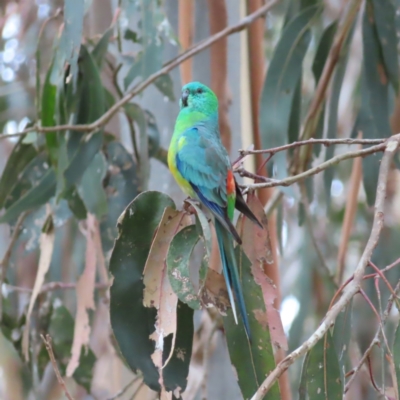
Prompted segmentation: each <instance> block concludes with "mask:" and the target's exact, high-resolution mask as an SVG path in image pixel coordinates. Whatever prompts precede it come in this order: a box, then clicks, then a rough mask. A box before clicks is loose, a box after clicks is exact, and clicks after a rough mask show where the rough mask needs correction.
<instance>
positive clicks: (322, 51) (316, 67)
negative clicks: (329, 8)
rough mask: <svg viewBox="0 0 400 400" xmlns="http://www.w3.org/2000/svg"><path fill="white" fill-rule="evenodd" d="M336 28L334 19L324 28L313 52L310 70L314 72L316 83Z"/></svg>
mask: <svg viewBox="0 0 400 400" xmlns="http://www.w3.org/2000/svg"><path fill="white" fill-rule="evenodd" d="M336 29H337V21H334V22H332V23H331V24H330V25H328V26H327V27H326V28H325V30H324V32H323V34H322V36H321V40H320V41H319V43H318V47H317V52H316V53H315V57H314V61H313V64H312V72H313V74H314V79H315V82H316V83H318V81H319V79H320V78H321V75H322V71H323V69H324V67H325V63H326V60H327V58H328V54H329V51H330V49H331V47H332V43H333V38H334V37H335V33H336Z"/></svg>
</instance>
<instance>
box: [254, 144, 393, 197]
mask: <svg viewBox="0 0 400 400" xmlns="http://www.w3.org/2000/svg"><path fill="white" fill-rule="evenodd" d="M396 137H397V136H396ZM385 148H387V145H386V143H381V144H378V145H376V146H371V147H368V148H367V149H362V150H357V151H351V152H348V153H344V154H340V155H337V156H335V157H332V158H331V159H330V160H328V161H325V162H323V163H321V164H319V165H317V166H316V167H314V168H310V169H309V170H307V171H304V172H302V173H301V174H297V175H292V176H288V177H287V178H285V179H281V180H272V181H271V182H264V183H253V184H250V185H246V189H247V190H250V189H259V188H265V187H274V186H290V185H293V183H296V182H299V181H302V180H304V179H305V178H308V177H309V176H312V175H315V174H318V173H319V172H321V171H323V170H325V169H327V168H329V167H332V166H333V165H336V164H338V163H340V162H341V161H344V160H348V159H351V158H355V157H364V156H367V155H369V154H374V153H377V152H380V151H384V150H385ZM260 179H263V178H262V177H260Z"/></svg>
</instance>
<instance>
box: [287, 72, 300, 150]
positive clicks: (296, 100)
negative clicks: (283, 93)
mask: <svg viewBox="0 0 400 400" xmlns="http://www.w3.org/2000/svg"><path fill="white" fill-rule="evenodd" d="M301 82H302V79H301V75H300V78H299V81H298V83H297V85H296V89H295V92H294V96H293V101H292V108H291V111H290V117H289V126H288V142H289V143H292V142H295V141H296V140H299V136H300V124H301ZM293 152H294V149H291V150H289V153H291V154H293Z"/></svg>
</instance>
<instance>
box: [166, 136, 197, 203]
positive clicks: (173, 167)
mask: <svg viewBox="0 0 400 400" xmlns="http://www.w3.org/2000/svg"><path fill="white" fill-rule="evenodd" d="M184 143H185V137H184V136H181V137H179V138H177V139H175V138H173V139H172V141H171V145H170V146H169V150H168V167H169V170H170V171H171V173H172V175H173V177H174V178H175V180H176V182H177V183H178V185H179V186H180V188H181V189H182V190H183V191H184V192H185V193H186V194H187V195H188V196H190V197H192V198H195V197H196V194H195V192H194V190H193V188H192V185H191V184H190V183H189V182H188V181H187V180H186V179H185V178H184V177H183V176H182V175H181V173H180V172H179V170H178V165H177V162H176V161H177V160H176V158H177V155H178V151H179V149H181V148H182V147H183V146H184Z"/></svg>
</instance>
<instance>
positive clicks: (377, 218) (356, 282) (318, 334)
mask: <svg viewBox="0 0 400 400" xmlns="http://www.w3.org/2000/svg"><path fill="white" fill-rule="evenodd" d="M399 142H400V134H397V135H395V136H393V137H392V138H390V139H389V140H388V142H387V143H386V145H385V146H386V149H385V153H384V155H383V158H382V162H381V165H380V170H379V179H378V187H377V194H376V201H375V213H374V221H373V224H372V229H371V234H370V237H369V239H368V242H367V244H366V246H365V249H364V252H363V254H362V256H361V258H360V260H359V263H358V265H357V268H356V270H355V272H354V279H353V280H352V281H351V282H350V283H349V284H348V285H347V286H346V287H345V288H344V289H343V293H342V296H341V297H340V299H339V300H338V301H337V303H336V304H334V305H333V306H332V308H331V309H330V310H329V311H328V312H327V313H326V315H325V317H324V319H323V320H322V322H321V324H320V326H319V327H318V329H317V330H316V331H315V332H314V333H313V334H312V335H311V336H310V338H309V339H308V340H306V341H305V342H304V343H303V344H302V345H301V346H300V347H298V348H297V349H296V350H294V351H293V352H292V353H290V354H289V355H288V356H287V357H286V358H285V359H284V360H282V361H281V362H280V363H279V364H278V365H277V366H276V367H275V369H274V370H273V371H272V372H271V373H270V374H269V375H268V376H267V378H266V379H265V381H264V382H263V383H262V385H261V386H260V387H259V389H258V390H257V392H256V393H255V394H254V396H253V397H252V400H260V399H262V398H264V396H265V394H266V393H267V392H268V391H269V389H270V388H271V387H272V385H273V384H274V382H275V381H276V380H277V379H278V378H279V377H280V376H281V375H282V374H283V373H284V372H285V371H286V370H287V369H288V368H289V366H290V365H292V364H293V363H294V362H295V361H296V360H297V359H298V358H299V357H301V356H303V355H304V354H305V353H307V352H308V351H309V350H310V349H311V348H312V347H314V346H315V345H316V343H317V342H318V341H319V340H321V338H322V337H323V336H324V335H325V333H326V332H327V331H328V329H329V328H330V327H331V326H332V325H334V323H335V320H336V318H337V316H338V315H339V313H340V311H341V310H342V309H343V308H344V307H345V306H346V305H347V304H348V303H349V301H350V300H351V299H352V298H353V296H354V295H355V294H356V293H358V292H359V290H360V287H361V282H362V279H363V276H364V272H365V269H366V267H367V265H368V261H369V260H370V258H371V255H372V252H373V250H374V249H375V247H376V245H377V243H378V240H379V236H380V233H381V230H382V227H383V220H384V205H385V197H386V188H387V178H388V174H389V170H390V165H391V162H392V159H393V156H394V154H395V152H396V150H397V148H398V146H399Z"/></svg>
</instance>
